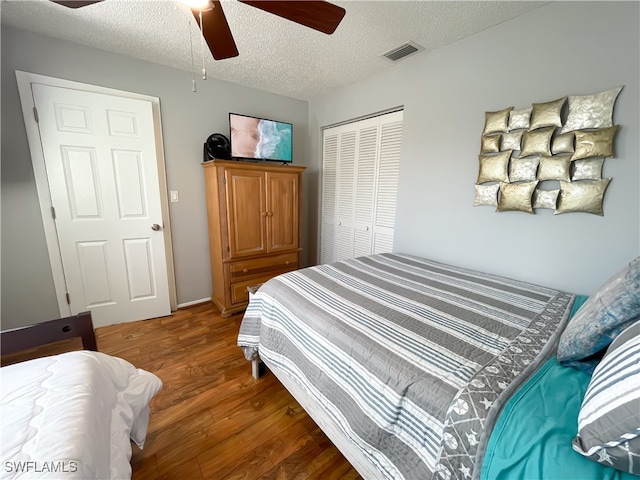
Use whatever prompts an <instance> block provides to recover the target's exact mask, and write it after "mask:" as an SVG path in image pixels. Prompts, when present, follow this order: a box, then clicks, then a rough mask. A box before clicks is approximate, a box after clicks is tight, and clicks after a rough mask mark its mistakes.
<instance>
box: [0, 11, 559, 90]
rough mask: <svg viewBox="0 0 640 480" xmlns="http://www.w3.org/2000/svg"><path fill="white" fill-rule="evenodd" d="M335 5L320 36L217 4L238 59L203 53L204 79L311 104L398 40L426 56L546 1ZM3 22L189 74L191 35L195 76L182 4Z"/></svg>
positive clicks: (27, 15)
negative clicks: (334, 21)
mask: <svg viewBox="0 0 640 480" xmlns="http://www.w3.org/2000/svg"><path fill="white" fill-rule="evenodd" d="M333 3H336V4H338V5H341V6H342V7H344V8H345V9H346V11H347V13H346V15H345V18H344V19H343V21H342V23H341V24H340V26H339V27H338V29H337V30H336V32H335V33H334V34H333V35H325V34H322V33H319V32H316V31H315V30H311V29H309V28H305V27H302V26H300V25H297V24H294V23H292V22H289V21H287V20H284V19H282V18H280V17H276V16H274V15H270V14H268V13H266V12H264V11H261V10H258V9H256V8H253V7H251V6H248V5H244V4H241V3H238V2H236V1H235V0H222V6H223V9H224V11H225V14H226V17H227V20H228V22H229V25H230V27H231V31H232V32H233V35H234V38H235V40H236V44H237V46H238V50H239V51H240V56H238V57H235V58H232V59H227V60H221V61H215V60H214V59H213V57H212V56H211V54H210V53H209V51H208V50H205V55H204V61H205V65H206V68H207V72H208V75H209V77H214V78H218V79H220V80H226V81H229V82H234V83H237V84H241V85H245V86H249V87H255V88H259V89H262V90H267V91H270V92H274V93H279V94H282V95H286V96H289V97H294V98H299V99H309V98H311V97H313V96H316V95H321V94H324V93H327V92H330V91H332V90H335V89H337V88H340V87H342V86H345V85H349V84H352V83H355V82H358V81H360V80H362V79H364V78H366V77H368V76H370V75H373V74H375V73H377V72H380V71H382V70H384V69H387V68H390V67H392V66H394V65H395V64H397V63H398V62H395V63H394V62H391V61H389V60H387V59H386V58H383V57H380V56H379V55H380V54H381V53H384V52H387V51H388V50H390V49H392V48H394V47H396V46H398V45H400V44H401V43H403V42H405V41H409V40H412V41H414V42H416V43H418V44H420V45H421V46H423V47H424V48H425V51H426V52H428V51H431V50H434V49H436V48H438V47H441V46H444V45H447V44H450V43H453V42H455V41H456V40H459V39H461V38H464V37H468V36H470V35H473V34H474V33H476V32H479V31H481V30H484V29H486V28H488V27H491V26H493V25H496V24H498V23H501V22H503V21H505V20H508V19H510V18H513V17H516V16H518V15H520V14H523V13H525V12H528V11H530V10H533V9H534V8H538V7H540V6H542V5H544V4H546V3H548V2H529V1H496V2H494V1H462V2H454V1H430V0H422V1H419V0H413V1H410V0H408V1H385V0H367V1H356V0H347V1H335V2H333ZM1 16H2V24H3V25H11V26H14V27H17V28H21V29H25V30H30V31H34V32H39V33H42V34H45V35H49V36H52V37H57V38H61V39H65V40H70V41H73V42H77V43H81V44H84V45H89V46H91V47H96V48H100V49H103V50H108V51H111V52H116V53H121V54H124V55H129V56H132V57H136V58H139V59H143V60H148V61H150V62H155V63H159V64H162V65H168V66H171V67H175V68H178V69H181V70H186V71H191V68H192V67H191V48H190V36H191V38H192V41H193V54H194V58H195V64H196V65H195V66H196V72H199V71H200V69H201V64H202V57H201V51H200V34H199V31H198V30H197V27H196V26H195V23H194V21H193V16H192V15H191V12H190V11H189V9H188V7H186V6H184V5H182V4H181V3H179V2H178V0H144V1H140V0H139V1H121V0H105V1H103V2H101V3H99V4H95V5H91V6H88V7H84V8H80V9H75V10H73V9H68V8H64V7H62V6H60V5H57V4H54V3H53V2H50V1H47V0H2V3H1ZM190 32H191V33H190ZM205 49H206V45H205ZM423 54H424V52H420V53H417V54H414V55H423ZM408 58H411V57H408ZM402 61H406V59H405V60H400V62H402ZM198 81H200V80H198Z"/></svg>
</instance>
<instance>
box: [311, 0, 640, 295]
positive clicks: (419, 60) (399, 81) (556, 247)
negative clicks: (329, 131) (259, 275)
mask: <svg viewBox="0 0 640 480" xmlns="http://www.w3.org/2000/svg"><path fill="white" fill-rule="evenodd" d="M639 18H640V15H639V4H638V2H554V3H552V4H550V5H547V6H544V7H542V8H540V9H537V10H535V11H533V12H530V13H528V14H526V15H524V16H521V17H518V18H516V19H513V20H511V21H508V22H505V23H502V24H500V25H498V26H496V27H493V28H491V29H488V30H485V31H483V32H481V33H479V34H477V35H475V36H473V37H470V38H467V39H465V40H462V41H459V42H457V43H455V44H453V45H450V46H448V47H445V48H441V49H439V50H437V51H435V52H432V53H425V54H421V55H418V56H416V57H414V58H408V59H406V60H405V61H404V62H402V63H400V64H399V65H397V66H395V67H394V68H392V69H390V70H388V71H386V72H383V73H382V74H379V75H377V76H375V77H372V78H370V79H368V80H366V81H363V82H360V83H358V84H356V85H353V86H350V87H348V88H344V89H342V90H340V91H338V92H337V93H334V94H331V95H327V96H325V97H322V98H317V99H314V100H313V101H311V102H310V103H309V130H310V133H311V137H310V139H309V148H310V158H312V159H313V164H314V167H313V169H312V171H311V172H310V174H311V176H314V175H315V176H317V175H318V172H319V166H320V164H321V159H320V157H321V145H320V142H321V136H320V132H319V130H320V128H321V127H322V126H326V125H330V124H332V123H336V122H339V121H344V120H347V119H350V118H355V117H358V116H361V115H366V114H368V113H371V112H376V111H381V110H385V109H387V108H391V107H395V106H397V105H404V108H405V114H404V135H403V146H402V156H401V164H400V184H399V192H400V193H399V197H398V204H397V219H396V232H395V235H396V236H395V242H394V250H395V251H400V252H407V253H411V254H417V255H422V256H425V257H429V258H432V259H436V260H440V261H444V262H448V263H451V264H454V265H461V266H466V267H469V268H475V269H481V270H485V271H489V272H494V273H498V274H503V275H507V276H510V277H514V278H518V279H522V280H526V281H531V282H535V283H540V284H544V285H547V286H552V287H555V288H561V289H564V290H567V291H571V292H575V293H586V294H589V293H592V292H593V291H594V289H596V288H597V287H598V285H600V284H601V283H602V282H603V281H604V280H606V278H608V277H609V276H610V275H611V274H613V273H614V272H615V271H617V270H619V269H620V268H621V267H622V265H623V264H624V263H625V262H628V261H630V260H631V259H632V258H634V257H635V256H637V255H638V254H640V188H639V184H640V160H639V151H638V143H639V142H638V132H639V131H640V122H639V118H638V116H639V115H638V114H639V109H638V106H639V105H640V98H639V88H640V87H639V78H638V77H639V72H640V66H639V59H640V52H639V45H640V41H639V33H638V32H639V30H640V29H639ZM620 85H624V86H625V87H624V89H623V91H622V92H621V94H620V96H619V97H618V100H617V104H616V110H615V115H614V121H615V123H616V124H620V125H621V126H622V127H621V128H620V130H619V132H618V135H617V139H616V144H615V146H616V158H612V159H607V160H606V161H605V167H604V176H606V177H612V178H613V180H612V182H611V184H610V185H609V188H608V190H607V192H606V195H605V202H604V212H605V216H604V217H599V216H595V215H589V214H586V213H571V214H565V215H553V212H552V211H548V210H537V211H536V214H535V215H529V214H526V213H521V212H503V213H495V212H494V210H493V209H492V208H490V207H475V208H474V207H472V204H473V197H474V188H473V185H474V183H475V180H476V178H477V174H478V153H479V148H480V135H481V133H482V129H483V126H484V112H485V111H495V110H500V109H503V108H506V107H509V106H514V107H515V108H525V107H528V106H530V105H531V103H534V102H535V103H539V102H547V101H551V100H555V99H557V98H560V97H563V96H565V95H571V94H575V95H584V94H591V93H596V92H599V91H603V90H608V89H610V88H613V87H617V86H620ZM315 188H316V191H317V188H318V186H317V185H316V187H315ZM312 211H313V212H314V213H315V215H316V216H315V218H314V219H311V220H310V225H311V226H312V228H311V230H310V233H309V235H310V242H311V245H312V252H313V253H314V254H316V255H317V251H318V249H317V237H318V231H317V218H318V210H317V207H316V208H315V209H312ZM314 227H315V230H314Z"/></svg>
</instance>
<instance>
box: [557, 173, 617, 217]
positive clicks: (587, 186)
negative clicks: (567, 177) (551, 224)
mask: <svg viewBox="0 0 640 480" xmlns="http://www.w3.org/2000/svg"><path fill="white" fill-rule="evenodd" d="M610 181H611V179H610V178H604V179H602V180H591V181H588V180H585V181H582V182H571V183H569V182H563V181H560V201H559V202H558V208H557V209H556V211H555V212H554V214H555V215H558V214H560V213H569V212H584V213H592V214H594V215H600V216H603V215H604V212H603V211H602V202H603V200H604V192H605V191H606V189H607V187H608V186H609V182H610Z"/></svg>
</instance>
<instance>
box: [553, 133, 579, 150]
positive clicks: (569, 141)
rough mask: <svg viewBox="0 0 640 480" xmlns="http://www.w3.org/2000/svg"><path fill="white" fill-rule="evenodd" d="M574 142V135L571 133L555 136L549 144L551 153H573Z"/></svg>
mask: <svg viewBox="0 0 640 480" xmlns="http://www.w3.org/2000/svg"><path fill="white" fill-rule="evenodd" d="M574 140H575V134H574V133H573V132H569V133H562V134H560V135H555V136H554V137H553V140H552V142H551V153H553V154H554V155H555V154H556V153H573V152H574V150H575V147H574V146H573V142H574Z"/></svg>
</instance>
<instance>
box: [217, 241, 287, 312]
mask: <svg viewBox="0 0 640 480" xmlns="http://www.w3.org/2000/svg"><path fill="white" fill-rule="evenodd" d="M297 268H298V252H294V253H283V254H281V255H271V256H268V257H261V258H252V259H249V260H240V261H237V262H232V263H230V264H229V271H230V274H231V283H237V282H243V281H245V280H250V279H251V281H252V283H259V282H256V281H255V279H256V278H259V277H268V278H271V277H273V276H275V275H277V274H278V273H282V272H288V271H290V270H296V269H297ZM234 303H235V302H234Z"/></svg>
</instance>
